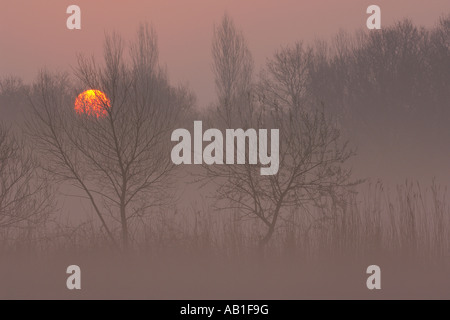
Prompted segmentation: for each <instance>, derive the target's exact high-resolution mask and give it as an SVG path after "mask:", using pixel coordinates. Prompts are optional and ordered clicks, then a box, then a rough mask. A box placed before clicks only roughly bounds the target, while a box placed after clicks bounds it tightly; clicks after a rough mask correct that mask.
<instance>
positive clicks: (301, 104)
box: [206, 18, 353, 247]
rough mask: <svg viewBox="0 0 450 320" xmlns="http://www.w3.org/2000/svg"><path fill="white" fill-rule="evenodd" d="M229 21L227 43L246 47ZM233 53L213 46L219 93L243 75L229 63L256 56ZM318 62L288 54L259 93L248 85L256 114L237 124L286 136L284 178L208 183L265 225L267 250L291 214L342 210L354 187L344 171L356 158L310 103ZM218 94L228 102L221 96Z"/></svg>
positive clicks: (250, 173) (228, 170) (239, 169)
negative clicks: (328, 207)
mask: <svg viewBox="0 0 450 320" xmlns="http://www.w3.org/2000/svg"><path fill="white" fill-rule="evenodd" d="M224 21H225V22H224V23H223V27H222V29H221V37H222V38H224V39H229V38H239V39H240V37H241V35H239V36H237V35H236V32H235V31H233V29H229V28H227V27H226V26H228V25H229V23H230V22H229V20H228V18H225V20H224ZM216 37H217V36H216ZM236 41H238V40H234V41H230V42H231V43H234V42H236ZM240 41H243V40H240ZM219 43H220V44H222V43H226V42H219ZM226 48H227V46H226V45H222V46H218V44H217V42H215V43H214V45H213V53H214V52H220V53H221V55H219V54H215V55H214V61H215V65H217V66H221V68H220V69H219V70H221V73H218V72H216V83H219V84H221V85H220V86H218V87H219V88H222V87H226V83H227V81H226V80H227V78H226V77H225V76H222V74H224V75H227V71H228V72H229V74H233V75H234V74H236V72H233V70H228V69H227V68H228V67H229V66H230V65H231V68H232V64H230V62H229V61H235V60H236V59H235V58H234V57H235V56H238V57H241V56H245V55H247V54H248V53H244V52H247V49H246V48H245V49H243V48H242V47H240V50H241V53H240V54H236V53H235V52H234V51H230V50H227V49H226ZM310 55H311V53H310V51H309V50H305V49H304V48H303V46H302V45H301V44H296V45H295V46H293V47H287V48H285V49H282V50H281V51H280V52H279V53H277V54H276V55H275V57H274V58H273V59H272V60H270V61H269V62H268V64H267V69H266V70H265V71H264V72H263V73H262V76H261V80H260V81H259V83H258V85H257V86H254V85H251V81H250V80H249V79H247V78H245V79H246V80H247V81H249V82H248V85H247V86H246V88H250V94H249V96H250V97H251V98H250V99H249V100H247V104H248V106H247V110H251V112H247V113H240V114H239V118H238V121H235V122H234V123H233V124H234V125H238V126H240V127H242V128H244V130H245V129H248V128H253V129H256V130H258V129H263V128H267V129H271V128H275V129H279V130H280V157H279V159H280V163H279V171H278V173H277V174H275V175H265V176H264V175H261V174H260V165H250V164H244V165H234V166H233V165H230V166H208V167H206V170H207V172H208V174H207V176H208V177H209V178H212V180H213V181H215V182H217V197H218V200H219V203H220V206H221V207H222V208H227V209H230V208H232V209H235V210H239V211H240V212H241V214H242V215H243V216H245V217H250V218H255V219H258V220H259V221H261V222H262V223H263V225H264V226H265V231H264V233H263V234H262V235H261V239H260V242H259V244H260V246H261V247H263V246H265V245H266V244H267V243H268V242H269V241H270V239H271V238H272V236H273V234H274V232H275V230H276V227H277V226H278V224H279V221H280V220H281V219H282V217H283V215H284V214H285V213H286V212H287V209H289V208H295V209H296V210H297V211H298V212H300V213H301V212H302V211H306V210H307V207H308V206H309V205H318V206H320V205H323V203H324V202H325V201H330V200H331V201H334V203H335V204H336V205H340V204H342V203H340V199H341V195H342V193H344V192H346V191H347V190H348V189H349V187H351V186H352V185H353V183H352V182H351V181H350V170H348V169H346V168H345V167H344V165H343V164H344V163H345V162H346V160H347V159H348V158H349V157H350V156H351V155H352V151H351V150H349V148H348V146H347V144H346V143H345V141H342V139H341V136H340V132H339V130H338V129H337V126H336V125H335V123H333V122H332V121H331V120H330V119H328V118H327V117H326V116H325V114H324V113H323V112H322V111H321V110H320V108H317V107H315V106H314V105H312V104H311V99H309V96H308V92H307V84H308V81H309V78H308V63H309V59H310ZM221 60H223V61H221ZM241 70H242V69H241ZM238 78H239V79H240V77H238ZM218 92H219V95H220V94H222V91H221V90H218ZM219 101H221V102H222V103H219V108H222V110H227V109H233V108H235V109H239V108H241V107H242V106H238V105H237V104H236V102H235V101H233V100H232V99H229V100H228V101H232V102H231V103H234V104H232V105H231V106H228V105H227V104H226V103H224V102H225V101H227V100H224V99H221V98H220V96H219ZM273 143H275V142H273ZM246 153H247V151H246ZM235 154H236V152H235ZM246 156H248V154H247V155H246ZM248 162H249V161H248V159H247V161H246V163H248Z"/></svg>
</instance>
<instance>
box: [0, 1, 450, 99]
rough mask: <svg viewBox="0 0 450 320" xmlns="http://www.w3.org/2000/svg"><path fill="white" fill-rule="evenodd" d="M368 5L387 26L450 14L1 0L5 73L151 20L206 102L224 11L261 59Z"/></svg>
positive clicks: (309, 6) (67, 61) (330, 29)
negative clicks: (75, 18)
mask: <svg viewBox="0 0 450 320" xmlns="http://www.w3.org/2000/svg"><path fill="white" fill-rule="evenodd" d="M71 4H76V5H79V6H80V7H81V12H82V30H80V31H69V30H67V29H66V19H67V17H68V15H67V14H66V8H67V7H68V6H69V5H71ZM370 4H377V5H380V7H381V10H382V25H388V24H390V23H392V22H393V21H394V20H398V19H401V18H404V17H409V18H411V19H412V20H413V21H414V22H415V23H418V24H421V25H426V26H430V25H433V24H434V23H435V22H436V21H437V19H438V18H439V17H440V16H441V15H442V14H449V13H450V1H449V0H429V1H422V0H389V1H386V0H383V1H381V0H377V1H373V0H372V1H366V0H353V1H349V0H339V1H336V0H322V1H309V0H308V1H307V0H127V1H110V0H96V1H92V0H78V1H76V0H71V1H66V0H45V1H44V0H34V1H31V0H28V1H25V0H14V1H13V0H0V76H3V75H5V74H14V75H18V76H21V77H23V78H24V79H25V80H26V81H29V80H31V79H33V77H34V76H35V75H36V73H37V71H38V69H39V68H42V67H44V66H46V67H49V68H51V69H60V70H66V69H68V68H69V66H71V65H74V64H75V56H76V53H77V52H84V53H87V54H91V53H92V54H94V55H99V54H100V53H101V50H102V44H103V37H104V31H105V30H117V31H119V32H120V33H121V34H122V35H123V36H125V38H126V39H131V38H132V37H133V36H134V34H135V31H136V29H137V26H138V24H139V23H140V22H145V21H148V22H151V23H152V24H153V25H154V27H155V29H156V31H157V33H158V38H159V47H160V61H161V62H162V63H163V64H166V65H167V67H168V70H169V75H170V78H171V81H172V83H180V82H181V83H189V85H190V87H191V88H192V89H193V90H194V91H195V92H196V94H197V96H198V98H199V103H200V104H201V105H205V104H207V103H209V102H210V101H211V100H212V99H213V97H214V85H213V75H212V72H211V57H210V45H211V37H212V29H213V25H214V23H217V22H218V21H220V19H221V17H222V15H223V14H224V13H225V12H227V13H228V14H229V15H230V16H232V18H233V19H234V21H235V23H236V25H237V26H238V27H239V28H241V29H242V30H243V31H244V33H245V35H246V37H247V40H248V42H249V46H250V49H251V50H252V53H253V55H254V58H255V62H256V64H257V65H258V66H259V65H261V64H262V63H264V62H265V60H266V58H267V57H270V56H271V55H272V54H273V53H274V52H275V51H276V50H277V48H279V47H280V46H281V45H285V44H289V43H293V42H294V41H297V40H306V41H308V40H312V39H314V38H328V37H329V36H331V35H332V34H334V33H335V32H336V31H338V30H339V29H346V30H354V29H356V28H362V27H365V21H366V19H367V14H366V13H365V12H366V8H367V7H368V6H369V5H370Z"/></svg>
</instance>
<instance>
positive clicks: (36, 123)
mask: <svg viewBox="0 0 450 320" xmlns="http://www.w3.org/2000/svg"><path fill="white" fill-rule="evenodd" d="M125 48H126V46H125V45H124V41H123V40H122V38H121V37H120V36H118V35H117V34H112V35H109V36H106V41H105V47H104V64H103V65H98V64H97V63H96V61H95V60H94V59H87V58H85V57H83V56H79V60H78V67H77V68H76V70H75V75H76V76H77V79H78V81H79V82H80V85H78V90H77V91H76V92H81V91H82V90H84V89H98V90H101V91H102V92H104V93H105V94H106V96H107V98H104V97H97V100H98V99H100V101H101V109H102V113H103V115H104V116H100V117H95V116H92V115H88V114H77V113H75V112H74V110H73V109H74V108H73V102H74V100H75V96H76V95H74V91H73V90H72V89H71V87H70V85H69V84H67V80H68V79H67V78H65V77H61V76H59V77H55V76H54V75H50V74H48V73H45V72H44V73H42V74H41V75H40V78H39V79H38V81H37V83H36V84H35V86H34V90H33V94H32V96H31V100H30V101H31V103H32V105H33V108H34V117H33V119H31V121H30V129H31V132H32V133H33V134H34V136H35V138H36V143H37V145H38V146H39V149H40V150H41V154H42V156H43V157H44V158H45V159H46V160H47V163H48V164H49V166H48V170H49V171H52V172H53V173H54V174H55V175H56V176H58V177H59V178H61V179H62V180H64V181H69V182H71V183H72V184H73V185H74V186H76V187H78V188H79V189H81V190H82V191H83V192H84V194H85V196H86V197H87V199H89V201H90V202H91V204H92V207H93V209H94V211H95V213H96V215H97V216H98V218H99V219H100V221H101V223H102V226H103V229H104V230H105V232H106V234H107V235H108V237H109V238H110V239H111V240H112V241H113V242H114V243H116V242H117V239H116V234H115V228H116V227H117V226H119V228H120V234H121V240H122V241H121V242H122V247H123V248H124V249H125V250H126V249H127V248H128V247H129V245H130V234H131V233H130V226H131V224H132V223H133V221H138V220H139V219H135V218H142V216H143V215H144V214H146V213H148V212H149V209H150V208H151V207H152V206H162V205H164V204H165V203H167V202H168V201H170V199H169V198H167V196H168V194H167V193H168V191H169V189H168V182H169V180H170V177H171V173H172V172H173V169H174V166H173V164H172V162H171V160H170V150H169V147H170V145H169V144H168V143H167V141H170V132H171V131H172V130H173V129H174V126H176V124H177V123H178V121H179V120H180V119H182V117H183V115H184V114H185V112H186V111H187V110H188V109H189V108H190V106H191V104H192V101H193V100H192V96H191V94H190V93H189V92H188V91H187V90H186V89H185V88H181V87H180V88H175V87H172V86H171V85H170V84H169V82H168V79H167V76H166V74H165V72H164V71H163V70H162V69H161V68H160V67H159V66H158V49H157V43H156V35H155V33H154V31H153V30H152V29H151V28H149V27H148V26H141V27H140V28H139V30H138V33H137V39H136V41H135V42H133V43H132V44H131V45H130V46H129V56H128V57H127V56H126V52H125Z"/></svg>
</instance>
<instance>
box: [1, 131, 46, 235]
mask: <svg viewBox="0 0 450 320" xmlns="http://www.w3.org/2000/svg"><path fill="white" fill-rule="evenodd" d="M52 210H53V197H52V189H51V188H50V184H49V183H48V180H47V179H46V178H45V176H44V175H43V174H42V172H41V171H40V168H39V163H38V161H37V160H36V158H35V157H33V155H32V152H31V149H30V148H29V147H28V146H27V145H26V144H25V143H24V142H23V141H21V140H20V139H18V138H16V137H15V136H14V135H13V134H12V133H11V132H10V130H9V129H7V128H6V127H5V126H4V125H2V124H0V228H8V227H21V226H22V227H24V223H27V227H30V226H36V225H38V224H41V223H44V222H45V221H47V219H48V218H49V216H50V214H51V213H52Z"/></svg>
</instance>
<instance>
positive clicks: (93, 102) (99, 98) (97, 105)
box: [75, 90, 111, 118]
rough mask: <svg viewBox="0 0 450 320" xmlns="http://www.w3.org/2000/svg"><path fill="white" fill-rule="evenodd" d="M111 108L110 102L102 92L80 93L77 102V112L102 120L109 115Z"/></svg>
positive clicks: (87, 91)
mask: <svg viewBox="0 0 450 320" xmlns="http://www.w3.org/2000/svg"><path fill="white" fill-rule="evenodd" d="M109 108H111V104H110V101H109V99H108V97H107V96H106V94H104V93H103V92H102V91H100V90H86V91H84V92H82V93H80V94H79V95H78V97H77V99H76V100H75V112H76V113H77V114H80V115H81V114H86V115H88V116H96V117H97V118H101V117H105V116H106V115H107V114H108V109H109Z"/></svg>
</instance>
